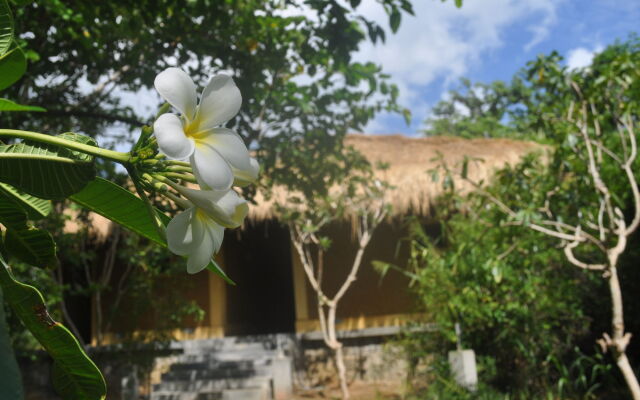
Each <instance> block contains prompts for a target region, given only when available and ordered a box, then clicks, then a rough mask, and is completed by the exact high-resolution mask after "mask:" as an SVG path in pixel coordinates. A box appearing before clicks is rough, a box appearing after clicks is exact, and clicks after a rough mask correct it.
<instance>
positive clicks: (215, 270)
mask: <svg viewBox="0 0 640 400" xmlns="http://www.w3.org/2000/svg"><path fill="white" fill-rule="evenodd" d="M207 269H208V270H209V271H211V272H213V273H214V274H216V275H218V276H219V277H221V278H222V279H224V281H225V282H227V283H228V284H229V285H233V286H235V285H236V283H235V282H234V281H232V280H231V278H229V276H228V275H227V274H226V273H225V272H224V271H223V270H222V268H220V266H219V265H218V263H217V262H215V260H211V262H210V263H209V265H207Z"/></svg>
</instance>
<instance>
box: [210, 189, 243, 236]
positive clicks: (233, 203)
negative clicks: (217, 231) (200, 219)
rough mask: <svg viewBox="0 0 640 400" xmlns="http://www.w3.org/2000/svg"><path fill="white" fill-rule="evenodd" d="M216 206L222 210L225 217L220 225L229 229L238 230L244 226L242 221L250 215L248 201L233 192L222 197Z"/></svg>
mask: <svg viewBox="0 0 640 400" xmlns="http://www.w3.org/2000/svg"><path fill="white" fill-rule="evenodd" d="M216 206H217V207H218V208H219V209H220V210H222V215H223V216H224V217H225V219H224V220H221V221H220V224H221V225H223V226H225V227H227V228H237V227H239V226H240V225H242V221H244V218H245V217H246V216H247V214H248V213H249V206H248V205H247V201H246V200H245V199H243V198H242V197H240V196H238V194H237V193H236V192H234V191H233V190H230V191H228V192H227V193H226V194H225V195H224V196H222V198H220V200H218V202H217V203H216Z"/></svg>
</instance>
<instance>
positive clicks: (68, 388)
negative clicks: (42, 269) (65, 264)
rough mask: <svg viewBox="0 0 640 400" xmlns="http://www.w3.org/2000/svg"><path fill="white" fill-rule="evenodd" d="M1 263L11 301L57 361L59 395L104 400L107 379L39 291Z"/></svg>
mask: <svg viewBox="0 0 640 400" xmlns="http://www.w3.org/2000/svg"><path fill="white" fill-rule="evenodd" d="M0 263H1V264H2V265H1V266H0V267H1V268H0V285H1V286H2V290H3V292H4V295H5V297H6V299H7V302H8V303H9V305H10V306H11V308H12V309H13V311H14V312H15V313H16V315H17V316H18V317H19V318H20V320H21V321H22V323H23V324H24V325H25V326H26V327H27V329H29V331H31V333H32V334H33V336H34V337H35V338H36V339H37V340H38V341H39V342H40V344H41V345H42V346H43V347H44V348H45V349H46V350H47V352H48V353H49V354H50V355H51V357H52V358H53V360H54V370H55V371H56V372H54V374H53V378H52V379H53V385H54V387H55V388H56V390H57V391H58V393H59V394H60V395H61V396H63V397H64V398H65V399H78V400H80V399H104V398H105V396H106V385H105V382H104V378H103V377H102V374H101V373H100V371H99V370H98V368H97V367H96V366H95V364H93V362H92V361H91V360H90V359H89V357H87V355H86V354H85V352H84V350H82V347H80V345H79V343H78V341H77V340H76V338H75V337H74V336H73V335H72V334H71V332H69V331H68V330H67V329H66V328H65V327H64V326H62V325H61V324H60V323H58V322H56V321H54V320H53V319H52V318H51V316H50V315H49V312H48V310H47V308H46V306H45V304H44V299H43V298H42V295H41V294H40V292H38V290H37V289H36V288H34V287H33V286H29V285H25V284H23V283H20V282H18V281H16V280H15V278H14V277H13V275H12V274H11V271H10V268H9V266H8V265H7V264H6V263H5V262H4V259H2V258H0Z"/></svg>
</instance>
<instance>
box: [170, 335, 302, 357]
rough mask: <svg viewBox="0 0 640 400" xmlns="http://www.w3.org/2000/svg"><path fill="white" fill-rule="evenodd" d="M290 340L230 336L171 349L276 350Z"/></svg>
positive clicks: (179, 344)
mask: <svg viewBox="0 0 640 400" xmlns="http://www.w3.org/2000/svg"><path fill="white" fill-rule="evenodd" d="M292 340H293V339H292V337H291V336H290V335H258V336H249V337H247V336H242V337H237V336H231V337H225V338H215V339H200V340H185V341H182V342H175V343H173V344H172V347H175V348H180V349H182V350H183V351H184V353H185V354H198V353H200V352H203V351H212V352H217V351H225V350H234V351H238V350H257V351H258V350H276V349H277V348H278V346H280V347H283V346H288V345H289V344H290V342H292Z"/></svg>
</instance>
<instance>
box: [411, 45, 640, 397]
mask: <svg viewBox="0 0 640 400" xmlns="http://www.w3.org/2000/svg"><path fill="white" fill-rule="evenodd" d="M639 105H640V39H639V38H638V36H635V35H634V36H631V37H630V38H629V39H628V40H626V41H624V42H616V43H614V44H612V45H610V46H608V47H607V48H606V49H605V50H604V51H603V52H602V53H600V54H597V55H596V56H595V58H594V60H593V63H592V65H591V66H589V67H586V68H582V69H577V70H569V69H568V68H567V67H566V66H564V65H563V59H562V57H561V56H560V55H559V54H558V53H556V52H553V53H551V54H549V55H543V56H540V57H538V58H537V59H536V60H534V61H531V62H529V63H528V64H527V66H526V67H525V68H524V69H523V70H521V71H520V72H518V73H517V74H516V76H515V77H514V78H513V80H512V81H511V82H510V83H504V82H494V83H491V84H481V83H476V84H472V83H471V82H469V81H466V80H465V81H463V89H462V90H460V91H453V92H451V94H450V97H449V99H447V100H446V101H442V102H441V103H440V104H438V105H437V106H436V107H435V109H434V111H433V115H432V116H431V118H430V119H429V120H428V121H427V129H426V130H425V133H426V134H428V135H437V134H442V135H457V136H464V137H510V138H515V139H529V140H531V139H533V140H536V141H539V142H542V143H545V144H548V145H549V146H548V147H547V148H546V149H545V156H544V157H538V156H536V155H531V156H530V157H527V158H525V159H524V160H523V161H522V163H521V164H520V165H518V166H515V167H510V168H505V169H503V170H501V171H497V172H496V174H495V176H494V177H493V179H492V181H491V182H484V183H485V185H484V186H483V191H484V192H485V194H479V193H475V194H474V193H472V194H471V195H464V196H461V195H460V194H459V193H458V192H456V191H454V190H453V189H454V187H452V186H451V185H452V184H451V182H452V181H451V180H449V181H446V180H445V181H444V183H448V184H449V189H450V190H451V192H450V193H449V194H448V196H443V197H442V198H441V199H440V203H439V204H438V206H437V207H436V209H437V212H438V215H437V220H438V221H439V223H440V227H441V230H440V232H439V235H438V237H437V241H436V242H435V244H434V243H433V238H432V237H428V236H427V235H425V234H424V231H423V229H422V228H421V226H420V225H419V224H417V223H413V224H412V225H411V232H412V235H411V238H412V240H411V245H412V246H413V247H412V250H413V253H412V254H413V257H412V260H411V265H410V269H409V276H410V277H411V278H412V279H413V280H414V285H413V289H414V290H415V293H416V295H417V296H418V298H419V299H420V303H419V304H421V305H422V308H423V310H425V311H426V312H427V314H428V315H429V317H430V318H431V320H432V321H435V322H437V323H438V324H439V326H442V327H445V328H444V329H442V331H441V332H440V333H439V334H438V335H433V336H430V337H417V338H411V337H410V338H409V339H408V344H409V346H408V347H409V351H410V352H411V353H412V354H421V353H419V351H433V350H434V349H435V350H438V349H442V348H445V349H446V348H447V347H446V345H443V342H444V343H448V344H449V348H451V347H452V344H451V343H452V342H453V341H455V339H456V338H455V335H454V334H453V332H454V324H455V323H457V322H459V323H461V324H462V325H463V339H462V340H463V343H464V345H465V346H468V347H470V348H473V349H474V350H475V351H476V353H477V354H478V358H479V364H480V371H481V372H480V374H481V377H480V381H481V382H486V383H488V384H489V388H485V389H487V390H494V391H498V392H500V393H498V394H496V393H494V394H493V395H492V397H488V398H506V397H507V395H506V393H508V397H509V398H516V399H519V398H522V399H529V398H585V399H587V398H622V397H623V396H626V394H625V393H626V389H625V386H624V384H623V380H622V377H621V375H620V374H619V373H618V372H617V371H616V370H615V369H613V368H615V367H611V364H609V366H607V363H608V362H609V361H608V360H609V359H608V358H602V357H601V355H599V354H601V353H600V352H599V351H597V350H596V349H594V341H595V339H596V338H597V337H599V336H600V335H601V333H602V332H604V331H607V330H608V329H609V327H608V326H607V325H608V324H610V321H611V300H610V299H609V298H608V295H607V294H606V290H607V285H606V283H605V281H604V280H602V274H601V273H597V272H587V271H580V270H576V268H575V267H574V266H572V265H571V264H570V263H569V262H568V261H567V260H566V258H565V257H564V255H563V254H562V249H561V247H562V246H558V243H557V240H549V237H547V236H545V235H544V234H541V233H539V232H534V231H532V230H529V229H527V228H525V226H527V225H529V224H530V223H536V222H538V221H542V220H545V219H549V218H555V219H554V221H557V222H558V223H561V224H565V225H564V226H578V225H580V226H587V227H592V226H594V225H595V226H597V221H598V218H600V220H606V218H608V217H604V216H603V215H602V213H603V211H602V210H604V208H603V206H602V204H601V202H600V201H599V199H600V198H599V197H598V195H599V193H598V191H597V190H595V189H594V183H593V181H594V179H593V177H592V175H591V174H590V173H589V167H588V165H589V163H588V161H589V160H588V157H587V155H586V154H587V150H586V145H585V139H584V137H583V136H582V135H581V132H580V129H579V126H580V123H582V122H585V123H586V124H587V126H588V129H589V135H590V137H591V141H590V143H591V145H592V146H593V147H594V148H596V147H597V149H596V150H594V152H596V153H597V154H599V155H598V156H597V157H598V167H597V168H598V172H599V174H600V176H601V179H602V181H603V182H605V184H606V186H607V187H608V190H609V191H610V193H611V200H610V201H611V203H612V204H613V205H614V206H615V207H618V208H619V209H620V210H622V212H623V214H624V215H625V216H626V219H627V221H629V220H630V219H631V218H632V216H633V215H634V211H635V210H634V199H633V194H632V189H631V185H630V181H629V179H630V178H629V177H628V176H627V174H625V173H624V172H622V170H621V168H620V165H619V162H618V161H619V160H621V159H626V158H625V157H627V156H628V155H629V154H631V153H632V149H631V146H630V145H629V141H628V140H627V141H626V142H624V141H622V140H621V138H622V137H624V136H623V135H626V134H627V133H626V132H628V131H626V130H625V129H627V126H630V127H631V128H632V129H631V131H633V132H635V137H636V140H637V139H638V138H639V136H640V135H639V133H638V132H639V130H638V127H637V123H638V115H639V113H638V111H639V108H638V107H639ZM629 121H631V122H629ZM625 124H626V125H625ZM596 141H597V142H596ZM596 143H597V144H596ZM611 155H613V156H611ZM616 157H617V158H616ZM468 162H470V163H472V162H479V163H481V162H482V161H481V160H469V161H468ZM448 167H449V168H451V169H452V170H458V169H460V170H461V171H464V170H465V168H464V167H462V168H460V167H461V166H459V165H458V166H451V165H450V166H448ZM632 170H633V171H635V172H636V174H635V179H636V181H637V171H640V161H638V159H636V161H635V163H634V164H632ZM461 174H462V175H464V172H462V173H461ZM489 196H490V197H491V198H493V199H498V200H499V201H500V202H501V203H502V204H503V205H505V206H506V207H508V208H510V209H512V210H514V211H515V213H514V215H511V216H506V215H505V214H504V211H503V209H500V208H499V207H497V206H496V204H495V202H493V201H490V197H489ZM594 221H596V222H594ZM567 232H568V231H567ZM639 239H640V235H638V233H637V232H636V233H634V234H633V235H631V236H630V237H629V243H628V245H627V247H626V249H627V250H626V251H625V253H624V254H623V256H622V257H621V259H620V263H619V271H620V280H621V286H622V292H623V297H624V307H625V322H626V323H627V325H626V329H627V330H628V331H630V332H633V334H634V339H633V340H631V342H630V345H629V347H628V350H627V352H628V354H629V358H630V359H631V365H634V366H637V365H638V364H637V363H638V361H637V360H638V359H640V343H639V342H638V341H637V340H635V337H636V335H637V334H638V332H639V331H640V324H639V323H638V318H637V316H638V315H639V314H638V313H639V310H640V308H639V307H640V303H639V302H638V297H637V295H636V293H638V282H640V280H639V276H638V269H637V267H636V266H637V265H638V260H639V259H640V251H639V249H640V247H639V246H638V244H639ZM602 240H605V239H602ZM616 243H617V239H616V238H614V239H607V242H606V243H605V245H606V246H607V248H609V247H610V246H613V245H615V244H616ZM577 252H578V253H576V254H578V257H579V258H580V259H583V260H585V261H586V262H589V263H599V262H602V260H603V258H604V257H603V255H602V253H601V252H599V251H598V249H596V248H593V247H589V246H584V247H582V248H581V249H579V250H577ZM405 272H406V271H405ZM464 332H466V333H464ZM443 355H444V356H445V357H446V353H444V354H443ZM607 357H610V356H609V355H607ZM428 390H431V391H433V393H432V392H430V394H431V395H432V396H435V394H434V393H435V392H436V391H438V390H441V391H443V394H442V398H454V397H452V396H450V392H446V390H450V389H447V388H446V387H444V386H443V385H433V387H432V388H431V389H428ZM434 398H435V397H434ZM455 398H466V397H462V396H461V397H455Z"/></svg>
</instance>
